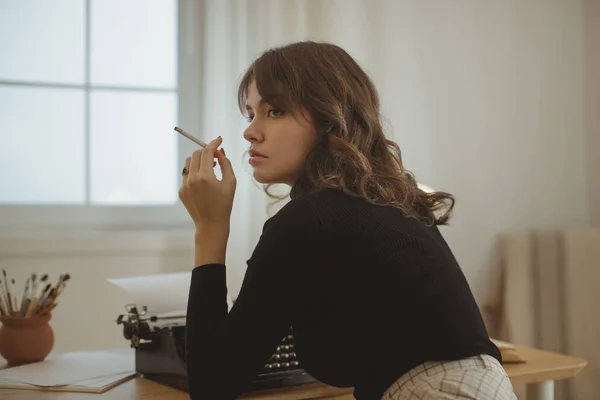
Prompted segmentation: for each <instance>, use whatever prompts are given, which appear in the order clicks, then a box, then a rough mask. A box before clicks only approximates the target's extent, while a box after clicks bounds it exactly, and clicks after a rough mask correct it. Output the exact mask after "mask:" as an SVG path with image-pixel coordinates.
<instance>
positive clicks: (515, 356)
mask: <svg viewBox="0 0 600 400" xmlns="http://www.w3.org/2000/svg"><path fill="white" fill-rule="evenodd" d="M490 340H491V341H492V342H493V343H494V344H495V345H496V347H498V350H500V354H501V355H502V362H503V363H504V364H507V363H523V362H526V361H527V360H525V359H524V358H523V357H522V356H521V355H520V354H519V352H518V351H517V347H516V346H515V345H514V344H512V343H508V342H504V341H502V340H498V339H490Z"/></svg>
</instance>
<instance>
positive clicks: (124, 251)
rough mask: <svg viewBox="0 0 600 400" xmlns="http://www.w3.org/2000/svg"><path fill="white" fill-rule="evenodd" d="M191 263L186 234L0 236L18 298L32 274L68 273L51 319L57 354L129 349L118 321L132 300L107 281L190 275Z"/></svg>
mask: <svg viewBox="0 0 600 400" xmlns="http://www.w3.org/2000/svg"><path fill="white" fill-rule="evenodd" d="M192 260H193V233H192V232H187V231H183V232H181V231H173V232H161V233H159V232H136V231H129V232H107V233H90V232H88V233H82V232H73V233H70V234H42V235H25V234H20V235H13V236H0V269H4V270H6V272H7V274H8V276H9V277H11V278H15V280H16V281H17V283H18V293H21V295H22V291H23V284H24V282H25V279H27V277H28V276H30V274H31V273H36V274H37V276H38V280H39V279H40V278H41V276H42V275H43V274H45V273H47V274H49V280H48V282H54V283H55V282H56V280H57V279H58V277H59V275H60V274H63V273H69V274H70V275H71V279H70V280H69V281H68V283H67V286H66V288H65V290H64V292H63V293H62V294H61V295H60V297H59V298H58V299H57V302H58V305H57V307H56V309H55V310H54V311H53V316H52V320H51V321H50V325H51V326H52V328H53V330H54V334H55V346H54V349H53V351H55V352H62V351H71V350H84V349H101V348H116V347H128V346H129V342H128V341H127V340H125V339H124V338H123V335H122V326H121V325H117V324H116V319H117V316H118V315H119V314H122V313H124V312H125V308H124V306H125V304H127V303H129V302H131V299H130V298H129V297H128V296H127V295H126V294H125V293H124V292H123V291H122V290H121V289H119V288H117V287H116V286H114V285H113V284H111V283H109V282H108V281H107V279H108V278H120V277H128V276H137V275H151V274H162V273H171V272H181V271H189V270H190V269H191V262H192ZM38 290H41V287H38ZM0 360H1V357H0Z"/></svg>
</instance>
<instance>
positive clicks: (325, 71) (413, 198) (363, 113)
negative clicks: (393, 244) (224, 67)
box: [238, 41, 454, 225]
mask: <svg viewBox="0 0 600 400" xmlns="http://www.w3.org/2000/svg"><path fill="white" fill-rule="evenodd" d="M253 81H255V83H256V87H257V90H258V92H259V94H260V96H261V97H262V98H263V99H264V100H265V101H266V102H267V103H268V104H270V105H271V106H274V107H278V108H281V109H283V110H285V111H292V112H293V111H294V110H297V109H298V108H304V109H305V110H306V111H307V112H308V113H309V115H310V117H311V119H312V122H313V125H314V128H315V130H316V132H317V144H316V146H315V147H314V148H313V149H312V150H311V151H310V153H309V154H308V156H307V158H306V160H305V163H304V167H303V169H302V170H301V171H300V176H299V178H298V182H297V185H301V187H303V188H307V190H308V191H311V192H312V191H318V190H322V189H325V188H336V189H341V190H342V191H343V192H344V193H346V194H348V195H351V196H357V197H362V198H364V199H366V200H367V201H368V202H369V203H371V204H375V205H390V206H393V207H396V208H399V209H400V210H402V212H403V213H404V214H405V215H406V216H407V217H411V218H416V219H418V220H420V221H423V222H424V223H426V224H428V225H446V224H447V223H448V221H449V219H450V216H451V213H452V209H453V207H454V196H452V195H451V194H449V193H446V192H433V193H426V192H424V191H423V190H421V189H420V188H419V187H418V185H417V181H416V180H415V178H414V175H413V174H412V173H411V172H410V171H408V170H406V169H405V168H404V166H403V165H402V157H401V152H400V148H399V147H398V145H397V144H396V143H395V142H394V141H392V140H388V139H387V138H386V137H385V134H384V132H383V128H382V124H381V120H380V116H381V115H380V108H379V107H380V106H379V95H378V93H377V89H376V88H375V85H374V84H373V82H372V81H371V79H370V78H369V76H368V75H367V74H366V73H365V71H364V70H363V69H362V68H361V67H360V66H359V65H358V63H357V62H356V61H355V60H354V59H353V58H352V57H351V56H350V55H349V54H348V53H347V52H346V51H345V50H343V49H342V48H340V47H339V46H336V45H334V44H331V43H326V42H314V41H303V42H296V43H292V44H288V45H285V46H280V47H276V48H272V49H269V50H267V51H265V52H264V53H263V54H262V55H261V56H259V57H258V58H257V59H256V60H255V61H254V62H253V63H252V64H251V65H250V67H249V68H248V70H247V71H246V72H245V74H244V75H243V77H242V79H241V82H240V85H239V89H238V103H239V107H240V111H241V112H242V114H245V113H246V110H245V103H246V99H247V96H248V89H249V87H250V85H251V83H252V82H253ZM269 187H270V185H266V187H265V192H266V193H267V195H269V196H270V197H271V198H278V197H276V196H274V195H272V194H271V193H270V192H269V190H268V189H269Z"/></svg>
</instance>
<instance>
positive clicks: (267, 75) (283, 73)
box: [238, 50, 301, 115]
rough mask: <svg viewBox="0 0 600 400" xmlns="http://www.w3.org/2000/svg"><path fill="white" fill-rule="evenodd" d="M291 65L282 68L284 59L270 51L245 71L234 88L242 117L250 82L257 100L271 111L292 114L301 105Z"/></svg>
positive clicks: (275, 52) (296, 81) (274, 51)
mask: <svg viewBox="0 0 600 400" xmlns="http://www.w3.org/2000/svg"><path fill="white" fill-rule="evenodd" d="M294 71H295V69H294V68H293V67H292V66H291V65H285V64H284V59H283V57H281V55H280V54H279V53H278V52H277V51H276V50H270V51H268V52H266V53H264V54H263V55H262V56H260V57H259V58H258V59H257V60H256V61H254V63H252V65H251V66H250V67H249V68H248V70H247V71H246V73H245V74H244V76H243V77H242V80H241V82H240V85H239V88H238V107H239V109H240V112H241V113H242V114H243V115H245V114H246V113H247V111H246V101H247V100H248V91H249V90H250V85H252V82H253V81H254V82H256V89H257V90H258V94H259V95H260V97H261V98H262V99H263V100H264V101H265V102H266V103H268V104H270V105H272V106H273V107H277V108H279V109H282V110H284V111H287V112H292V111H293V110H294V109H295V108H296V107H297V106H298V105H300V104H301V91H300V90H298V89H299V87H300V85H299V84H298V78H297V76H296V75H295V73H294Z"/></svg>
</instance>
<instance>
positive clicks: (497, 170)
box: [182, 0, 587, 302]
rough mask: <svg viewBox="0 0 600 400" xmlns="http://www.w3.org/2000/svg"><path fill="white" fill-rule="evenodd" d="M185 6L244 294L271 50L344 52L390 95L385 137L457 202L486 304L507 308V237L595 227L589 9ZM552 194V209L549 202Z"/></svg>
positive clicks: (334, 2) (376, 2) (307, 0)
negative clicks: (222, 167) (260, 77)
mask: <svg viewBox="0 0 600 400" xmlns="http://www.w3.org/2000/svg"><path fill="white" fill-rule="evenodd" d="M182 1H186V0H182ZM186 4H188V5H193V8H194V9H195V13H196V14H195V15H196V16H197V17H198V18H196V20H199V21H201V22H200V23H198V25H197V26H195V30H192V31H191V32H192V34H194V35H197V37H198V38H200V39H201V41H200V43H199V45H198V46H199V49H200V50H199V52H200V53H201V56H202V70H203V78H202V79H201V82H200V83H199V84H198V85H196V86H197V90H198V91H199V97H200V98H201V103H202V106H201V109H200V110H199V111H198V115H199V116H200V117H199V118H200V120H199V123H198V124H197V125H198V128H199V129H201V130H202V135H203V137H205V138H207V139H209V138H212V137H216V136H218V135H222V136H223V137H224V139H225V140H224V144H223V147H224V148H225V150H226V151H227V154H228V156H230V157H231V158H232V159H233V161H234V162H235V163H236V164H235V165H234V167H235V170H236V173H237V177H238V182H239V183H238V190H237V194H236V200H235V205H234V213H233V222H232V234H231V237H230V242H229V248H228V255H227V257H228V258H227V260H228V261H227V263H228V277H229V278H228V279H229V289H230V293H232V295H234V296H235V295H236V294H237V292H238V290H239V286H240V284H241V280H242V277H243V274H244V271H245V268H246V264H245V263H246V260H247V259H248V257H249V256H250V254H251V252H252V249H253V248H254V246H255V244H256V242H257V240H258V237H259V235H260V231H261V228H262V225H263V223H264V221H265V219H266V218H267V215H268V214H267V213H266V207H267V204H268V203H269V202H270V199H268V198H267V197H266V195H265V194H264V193H263V192H262V189H261V188H260V186H259V187H256V186H255V184H254V183H253V182H252V180H251V179H250V178H251V175H250V174H251V171H250V169H249V167H248V165H247V164H245V163H244V164H242V160H241V159H242V155H243V153H244V151H245V150H247V148H248V143H246V142H245V141H244V139H243V138H242V127H243V122H242V119H241V116H240V115H239V112H238V110H237V105H236V94H237V84H238V82H239V78H240V77H241V74H242V73H243V72H244V70H245V69H246V68H247V66H248V65H249V64H250V62H251V61H252V60H253V59H254V58H255V57H257V56H258V55H259V54H260V53H261V52H262V51H264V50H266V49H267V48H269V47H271V46H278V45H282V44H285V43H288V42H293V41H297V40H303V39H312V40H324V41H330V42H333V43H335V44H338V45H340V46H341V47H343V48H345V49H346V50H347V51H348V52H349V53H350V54H351V55H352V56H353V57H354V58H355V59H356V60H357V61H358V62H359V63H360V64H361V65H362V66H363V67H364V68H365V70H366V71H367V72H368V73H369V74H370V76H371V77H372V78H373V80H374V82H375V84H376V85H377V88H378V90H379V93H380V95H381V101H382V115H383V119H384V128H385V129H386V132H387V134H388V137H390V138H391V139H393V140H395V141H396V142H398V144H399V145H400V147H401V149H402V152H403V159H404V162H405V164H406V166H407V167H408V168H409V169H410V170H411V171H413V172H415V175H416V177H417V179H418V180H419V181H420V182H423V183H425V184H427V185H430V186H431V187H434V188H436V189H437V190H444V191H449V192H451V193H453V194H455V195H456V196H457V198H458V202H457V207H456V213H455V218H454V220H453V227H452V229H450V230H447V231H445V232H444V233H445V235H446V237H447V239H448V240H449V242H450V244H451V246H452V247H453V249H454V251H455V254H456V255H457V258H458V259H459V261H460V262H461V265H462V266H463V269H464V270H465V273H466V274H467V277H468V279H469V281H470V283H471V284H472V286H473V289H474V292H475V295H476V297H477V298H478V301H480V302H488V301H491V302H493V301H494V300H493V299H491V298H490V297H491V293H494V291H493V290H490V288H493V287H494V285H495V282H497V277H498V270H497V269H494V266H493V264H494V261H493V260H492V259H491V257H492V256H491V255H492V254H493V247H492V246H493V245H492V244H493V240H494V238H495V236H496V234H497V233H498V232H501V231H506V230H508V229H520V228H525V227H529V226H532V225H533V226H540V227H543V226H548V225H552V226H556V225H562V224H570V223H580V222H582V221H584V220H585V218H586V215H587V214H586V209H585V204H584V203H583V200H581V199H579V198H576V199H573V197H572V196H571V195H569V193H580V192H582V191H583V190H584V189H585V174H584V170H583V161H582V157H583V154H582V149H583V148H584V145H583V143H584V131H583V128H582V120H581V118H582V116H581V113H580V110H581V109H582V107H583V103H582V102H583V95H582V93H583V92H582V87H583V83H582V81H581V80H582V72H581V71H583V66H582V62H581V60H582V53H581V51H582V50H581V49H582V46H581V43H582V37H581V29H582V22H581V21H582V11H581V7H580V3H579V2H571V1H554V2H551V3H548V2H546V1H545V0H529V1H526V2H523V1H522V0H506V1H484V2H482V1H480V0H456V1H452V2H431V1H400V0H398V1H396V0H203V1H194V0H187V3H186ZM185 126H192V127H193V126H194V124H191V125H187V124H186V125H185ZM558 155H560V157H558ZM531 182H535V184H534V185H532V184H531ZM482 193H484V194H486V196H487V197H486V198H485V199H482V197H481V196H482ZM514 193H519V201H514ZM540 193H543V196H544V198H545V199H547V200H546V201H544V202H543V203H540V202H539V201H538V199H539V194H540ZM574 202H575V203H576V204H575V203H574ZM276 209H277V208H275V209H274V211H275V210H276ZM490 209H492V210H494V212H490Z"/></svg>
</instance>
